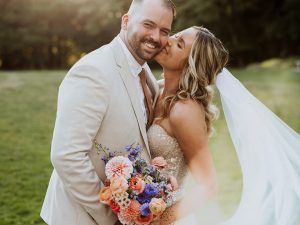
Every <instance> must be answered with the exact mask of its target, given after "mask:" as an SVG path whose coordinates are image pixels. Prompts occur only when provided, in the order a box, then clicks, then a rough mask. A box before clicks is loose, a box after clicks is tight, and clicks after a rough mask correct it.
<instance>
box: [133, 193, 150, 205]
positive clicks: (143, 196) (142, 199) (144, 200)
mask: <svg viewBox="0 0 300 225" xmlns="http://www.w3.org/2000/svg"><path fill="white" fill-rule="evenodd" d="M136 200H137V201H138V202H139V203H140V204H144V203H150V201H151V197H150V196H147V195H146V194H145V193H144V192H143V193H141V194H139V195H138V196H137V198H136Z"/></svg>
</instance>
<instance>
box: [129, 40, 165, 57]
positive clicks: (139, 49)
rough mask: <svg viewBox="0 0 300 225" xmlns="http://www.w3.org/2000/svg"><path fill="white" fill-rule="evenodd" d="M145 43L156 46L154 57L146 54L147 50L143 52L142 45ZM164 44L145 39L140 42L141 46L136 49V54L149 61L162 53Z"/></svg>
mask: <svg viewBox="0 0 300 225" xmlns="http://www.w3.org/2000/svg"><path fill="white" fill-rule="evenodd" d="M144 43H149V44H151V45H153V46H154V48H155V50H156V51H155V52H154V53H153V54H152V55H150V56H149V55H148V54H146V53H145V50H143V49H142V48H143V47H142V45H144ZM162 49H163V48H162V44H161V43H160V42H157V41H154V40H153V39H152V38H143V39H142V40H140V41H139V46H137V48H136V49H135V51H136V54H137V55H138V56H139V57H140V58H141V59H143V60H145V61H148V60H151V59H153V58H154V57H155V56H157V55H158V54H159V53H160V52H161V51H162Z"/></svg>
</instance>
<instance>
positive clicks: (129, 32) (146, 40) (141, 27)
mask: <svg viewBox="0 0 300 225" xmlns="http://www.w3.org/2000/svg"><path fill="white" fill-rule="evenodd" d="M172 21H173V12H172V9H170V8H168V7H166V6H164V5H162V3H161V1H150V0H149V1H144V2H143V3H141V5H139V6H138V8H137V9H136V10H135V11H133V12H132V13H130V14H129V15H127V14H126V15H124V16H123V18H122V29H123V30H125V37H124V38H125V43H126V45H127V47H128V49H129V51H130V52H131V53H132V55H133V56H134V57H135V59H136V60H137V61H138V62H139V63H140V64H143V63H144V62H145V61H148V60H150V59H152V58H154V57H155V56H156V55H157V54H158V53H159V52H160V51H161V50H162V49H163V48H164V47H165V45H166V44H167V42H168V38H169V34H170V32H171V26H172Z"/></svg>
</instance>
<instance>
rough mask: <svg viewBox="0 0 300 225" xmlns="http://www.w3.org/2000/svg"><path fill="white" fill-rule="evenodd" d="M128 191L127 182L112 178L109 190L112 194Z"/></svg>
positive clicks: (122, 178)
mask: <svg viewBox="0 0 300 225" xmlns="http://www.w3.org/2000/svg"><path fill="white" fill-rule="evenodd" d="M127 189H128V182H127V180H126V179H125V178H124V177H123V176H120V177H113V178H112V179H111V180H110V190H111V192H112V193H123V192H125V191H126V190H127Z"/></svg>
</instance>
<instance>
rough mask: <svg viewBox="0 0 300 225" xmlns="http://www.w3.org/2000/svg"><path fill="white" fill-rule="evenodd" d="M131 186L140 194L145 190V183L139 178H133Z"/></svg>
mask: <svg viewBox="0 0 300 225" xmlns="http://www.w3.org/2000/svg"><path fill="white" fill-rule="evenodd" d="M129 186H130V187H131V188H132V189H133V190H135V191H137V192H138V193H142V192H143V191H144V188H145V182H144V181H143V180H142V179H141V178H139V177H133V178H132V179H131V181H130V184H129Z"/></svg>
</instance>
